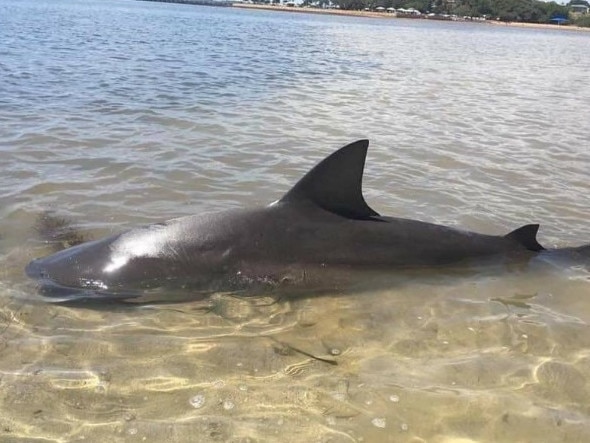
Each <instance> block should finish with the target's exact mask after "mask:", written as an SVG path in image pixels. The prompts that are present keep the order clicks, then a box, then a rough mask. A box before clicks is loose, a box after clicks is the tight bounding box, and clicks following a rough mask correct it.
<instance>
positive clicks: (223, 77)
mask: <svg viewBox="0 0 590 443" xmlns="http://www.w3.org/2000/svg"><path fill="white" fill-rule="evenodd" d="M589 39H590V35H588V34H586V33H572V32H554V31H538V30H529V29H511V28H498V27H492V26H489V25H488V26H486V25H480V24H473V25H471V24H455V23H432V22H422V21H413V20H412V21H408V20H371V19H361V18H350V17H320V16H314V15H300V14H293V15H291V14H280V13H272V12H260V11H258V12H254V11H236V10H232V9H225V8H204V7H188V6H182V5H171V4H153V3H141V2H127V1H119V2H113V1H106V2H100V3H96V4H87V3H85V2H75V1H72V2H67V1H58V2H46V3H43V2H29V1H24V2H16V1H4V0H2V1H1V2H0V41H1V42H2V43H1V44H0V76H1V78H0V80H1V81H0V155H1V164H2V174H0V301H1V302H0V305H1V309H0V321H1V326H2V334H1V335H0V345H1V346H0V349H1V352H2V358H1V359H0V388H1V389H0V391H1V394H0V409H1V411H2V414H0V425H1V426H0V432H1V433H2V434H1V435H2V439H5V440H7V441H27V439H32V438H38V439H40V440H39V441H55V440H61V441H77V440H82V439H85V441H106V440H109V441H136V440H137V441H196V440H198V441H269V440H277V439H281V441H338V442H340V441H343V442H344V441H365V442H367V441H371V442H372V441H379V442H381V441H396V442H398V441H412V442H420V441H434V442H448V441H511V442H512V441H532V440H538V441H549V442H551V441H560V442H561V441H576V442H577V441H585V440H588V439H589V438H590V420H589V413H590V411H589V410H588V406H587V405H588V404H590V402H589V400H590V391H589V389H590V386H589V377H590V360H589V356H590V352H589V350H590V341H589V338H588V337H590V334H589V332H590V331H589V328H588V323H589V322H590V303H589V302H588V297H589V296H590V282H589V271H588V266H587V263H586V264H584V263H581V264H580V263H546V262H542V261H537V262H534V263H532V264H531V265H530V266H528V267H525V268H521V267H519V268H515V269H497V270H482V271H481V272H480V273H468V274H467V275H464V274H465V273H461V274H462V275H439V274H431V275H421V276H416V275H408V276H404V275H401V276H396V277H394V278H392V282H391V287H390V289H388V290H382V291H370V292H363V293H358V294H331V295H328V296H324V297H316V298H307V299H301V300H294V301H290V302H280V303H276V304H271V305H268V303H265V300H259V301H256V302H251V301H244V300H238V299H234V298H231V297H228V296H223V295H219V296H216V297H214V299H213V302H212V306H211V307H209V308H208V309H207V310H203V309H201V308H202V306H200V305H197V304H191V303H187V304H181V305H172V306H160V307H151V308H131V309H121V308H110V309H104V310H96V309H79V308H77V309H74V308H68V307H63V306H54V305H46V304H34V303H28V302H25V301H24V299H25V298H26V297H27V296H28V295H30V294H31V292H32V291H33V287H32V286H31V285H30V283H29V282H27V281H26V280H25V278H24V276H23V271H22V269H23V267H24V265H25V264H26V263H27V262H28V260H29V259H31V258H33V257H36V256H40V255H43V254H45V253H47V252H48V247H47V246H46V245H44V244H42V243H40V242H39V241H38V240H36V236H35V233H34V232H33V225H34V222H35V219H36V217H37V216H38V214H40V213H41V212H42V211H44V210H47V209H53V210H55V211H57V213H58V214H60V215H62V216H66V217H70V218H72V219H73V220H74V222H75V223H76V225H77V226H78V227H79V228H80V229H81V230H82V231H83V232H85V233H87V234H88V235H92V236H100V235H103V234H108V233H111V232H116V231H119V230H121V229H124V228H127V227H130V226H134V225H137V224H142V223H147V222H154V221H161V220H165V219H168V218H172V217H176V216H181V215H188V214H194V213H197V212H199V211H205V210H207V211H209V210H216V209H225V208H230V207H236V206H242V205H254V204H260V205H264V204H267V203H268V202H271V201H273V200H276V199H277V198H278V197H280V196H281V195H282V193H283V192H285V191H286V190H287V189H288V188H289V187H290V186H291V185H292V184H293V183H294V182H295V181H296V180H297V179H298V178H299V177H300V176H301V175H302V174H303V173H304V172H305V171H306V170H307V169H308V168H309V167H311V166H312V165H313V164H314V163H315V162H316V161H317V160H319V159H320V158H322V157H323V156H325V155H327V154H328V153H329V152H331V151H332V150H333V149H335V148H337V147H339V146H341V145H343V144H345V143H347V142H349V141H352V140H355V139H357V138H360V137H368V138H370V139H371V142H372V146H371V148H370V152H369V158H368V163H367V172H366V178H365V194H366V198H367V200H368V201H369V202H370V204H371V205H372V206H373V207H375V209H377V210H378V211H380V212H382V213H384V214H388V215H398V216H404V217H411V218H419V219H423V220H428V221H435V222H440V223H445V224H450V225H456V226H461V227H464V228H467V229H472V230H477V231H481V232H488V233H497V234H500V233H505V232H508V231H509V230H511V229H513V228H515V227H518V226H519V225H522V224H525V223H530V222H539V223H541V225H542V226H541V232H540V236H539V239H540V241H541V242H542V243H543V244H545V245H547V246H565V245H577V244H582V243H588V242H589V241H590V226H589V224H588V215H589V209H588V208H590V192H589V191H590V185H589V178H590V174H589V172H588V171H590V154H589V151H588V133H589V132H590V119H588V117H587V115H586V114H587V112H586V110H587V106H588V105H587V104H588V103H590V86H588V85H589V84H590V74H589V73H590V44H589ZM281 344H288V345H290V346H291V347H292V348H297V349H299V350H303V351H304V352H308V353H312V354H315V355H318V356H323V357H329V358H333V359H334V360H336V361H337V362H338V365H337V366H333V365H329V364H326V363H321V362H318V361H314V360H311V359H309V358H308V357H306V356H305V355H304V354H303V353H301V352H295V351H293V350H292V349H289V348H288V347H285V346H284V345H281Z"/></svg>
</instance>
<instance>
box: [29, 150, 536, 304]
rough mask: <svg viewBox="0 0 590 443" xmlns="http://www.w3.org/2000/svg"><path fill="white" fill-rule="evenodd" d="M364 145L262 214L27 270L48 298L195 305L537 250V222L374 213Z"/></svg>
mask: <svg viewBox="0 0 590 443" xmlns="http://www.w3.org/2000/svg"><path fill="white" fill-rule="evenodd" d="M368 145H369V142H368V141H367V140H359V141H357V142H354V143H351V144H349V145H347V146H344V147H343V148H341V149H339V150H337V151H336V152H334V153H333V154H332V155H330V156H328V157H327V158H325V159H324V160H323V161H321V162H320V163H319V164H318V165H316V166H315V167H314V168H313V169H312V170H311V171H310V172H308V173H307V174H306V175H305V176H304V177H303V178H302V179H301V180H300V181H299V182H298V183H297V184H296V185H295V186H294V187H293V188H292V189H291V190H290V191H289V192H287V194H285V195H284V196H283V198H281V199H280V200H278V201H277V202H275V203H273V204H271V205H269V206H267V207H263V208H256V209H237V210H227V211H222V212H217V213H204V214H199V215H194V216H189V217H183V218H179V219H174V220H170V221H168V222H165V223H159V224H154V225H150V226H146V227H141V228H137V229H132V230H129V231H126V232H123V233H120V234H117V235H114V236H111V237H108V238H104V239H102V240H97V241H92V242H88V243H83V244H81V245H78V246H74V247H72V248H69V249H65V250H63V251H60V252H58V253H56V254H53V255H50V256H48V257H45V258H40V259H36V260H33V261H32V262H31V263H29V265H28V266H27V268H26V273H27V274H28V276H29V277H31V278H33V279H36V280H38V281H39V282H40V288H41V292H42V293H44V294H46V295H50V296H73V297H74V298H90V299H92V298H105V299H106V298H122V299H125V298H132V297H137V296H140V295H141V294H142V293H145V291H153V290H156V289H158V288H162V289H163V290H170V291H174V290H186V291H189V292H190V293H191V294H194V297H195V298H196V297H199V296H201V295H203V294H208V293H211V292H215V291H239V290H242V289H248V288H251V289H252V288H253V290H254V291H258V290H261V289H266V288H271V289H276V288H277V287H278V288H292V287H299V288H303V289H305V290H307V289H310V290H311V289H314V288H323V289H326V288H329V287H335V286H338V285H339V284H340V283H343V284H344V282H345V281H346V274H347V273H348V272H349V271H350V272H352V271H354V272H356V271H361V272H362V271H363V270H383V271H389V270H393V269H398V268H414V267H431V266H439V265H446V264H452V263H456V262H461V261H465V260H471V259H482V258H485V257H491V256H497V255H502V256H506V255H508V256H514V255H516V256H519V255H523V254H524V255H527V256H529V255H534V254H536V253H538V252H540V251H543V247H542V246H541V245H540V244H539V243H538V242H537V240H536V238H535V237H536V233H537V230H538V227H539V226H538V225H526V226H523V227H521V228H519V229H517V230H515V231H513V232H511V233H509V234H507V235H505V236H493V235H483V234H477V233H473V232H467V231H462V230H457V229H453V228H450V227H445V226H440V225H436V224H431V223H425V222H421V221H416V220H409V219H404V218H394V217H384V216H381V215H379V214H378V213H377V212H375V211H374V210H372V209H371V208H370V207H369V206H368V205H367V203H366V202H365V200H364V198H363V195H362V190H361V183H362V176H363V169H364V163H365V158H366V154H367V148H368ZM336 276H340V277H336ZM335 277H336V280H335V279H334V278H335ZM338 278H341V279H342V280H338Z"/></svg>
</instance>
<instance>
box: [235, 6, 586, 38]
mask: <svg viewBox="0 0 590 443" xmlns="http://www.w3.org/2000/svg"><path fill="white" fill-rule="evenodd" d="M232 6H233V7H234V8H245V9H263V10H267V11H280V12H293V13H303V14H328V15H345V16H353V17H369V18H382V19H411V20H417V19H420V18H422V17H397V16H396V15H395V14H391V13H387V12H376V11H353V10H343V9H321V8H311V7H310V8H301V7H297V6H279V5H274V6H273V5H254V4H248V3H233V4H232ZM460 21H463V20H460ZM465 22H467V23H482V24H491V25H495V26H510V27H516V28H536V29H557V30H560V31H564V30H565V31H585V32H590V28H582V27H580V26H571V25H553V24H548V23H547V24H544V23H524V22H501V21H496V20H486V21H471V20H465Z"/></svg>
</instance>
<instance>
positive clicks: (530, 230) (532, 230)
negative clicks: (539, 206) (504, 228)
mask: <svg viewBox="0 0 590 443" xmlns="http://www.w3.org/2000/svg"><path fill="white" fill-rule="evenodd" d="M537 231H539V225H525V226H522V227H520V228H518V229H515V230H514V231H512V232H511V233H509V234H507V235H505V237H506V238H509V239H511V240H514V241H515V242H517V243H519V244H521V245H522V246H524V247H525V248H526V249H528V250H529V251H534V252H539V251H544V250H545V248H544V247H543V246H541V245H540V244H539V242H538V241H537Z"/></svg>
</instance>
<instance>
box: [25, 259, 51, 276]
mask: <svg viewBox="0 0 590 443" xmlns="http://www.w3.org/2000/svg"><path fill="white" fill-rule="evenodd" d="M42 261H43V260H42V259H39V258H36V259H34V260H32V261H31V262H30V263H29V264H28V265H27V266H26V267H25V274H27V277H29V278H32V279H34V280H41V279H46V278H48V277H49V275H48V273H47V270H46V269H45V266H43V263H42Z"/></svg>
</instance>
